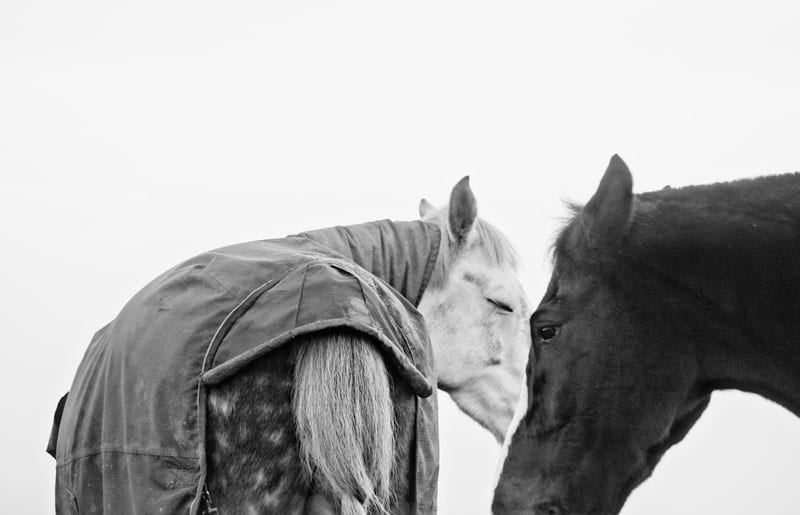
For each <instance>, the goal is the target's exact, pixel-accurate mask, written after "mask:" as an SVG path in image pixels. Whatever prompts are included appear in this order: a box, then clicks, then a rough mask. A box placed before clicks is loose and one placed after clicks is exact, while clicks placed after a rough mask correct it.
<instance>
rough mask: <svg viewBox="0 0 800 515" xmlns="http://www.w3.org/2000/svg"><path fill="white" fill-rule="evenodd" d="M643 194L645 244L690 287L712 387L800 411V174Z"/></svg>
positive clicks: (671, 276) (700, 354)
mask: <svg viewBox="0 0 800 515" xmlns="http://www.w3.org/2000/svg"><path fill="white" fill-rule="evenodd" d="M640 200H641V204H640V207H639V211H645V213H642V219H641V220H640V222H641V223H639V226H640V227H641V226H646V227H647V231H646V232H647V233H648V234H649V235H650V236H648V237H647V239H646V240H644V241H641V242H640V243H641V244H642V245H640V246H639V249H640V250H641V249H642V248H647V250H644V251H643V253H644V254H649V255H647V256H646V257H645V258H644V259H646V260H648V261H650V262H651V263H655V266H656V267H657V268H658V269H660V270H661V272H663V273H664V275H665V276H668V280H669V281H670V282H671V283H672V284H673V285H678V287H679V288H682V289H684V291H687V292H689V293H690V300H689V302H690V303H691V304H692V305H693V306H694V307H695V308H696V309H695V308H692V313H693V315H696V316H697V317H698V319H697V320H696V321H695V324H694V325H695V326H696V327H698V328H699V332H700V334H701V335H702V336H701V337H699V338H697V341H698V343H697V359H698V363H699V365H700V370H701V377H702V379H703V380H704V382H705V383H706V385H707V386H709V387H711V388H712V389H730V388H734V389H739V390H743V391H748V392H752V393H756V394H759V395H762V396H763V397H766V398H768V399H770V400H773V401H775V402H777V403H778V404H781V405H782V406H784V407H786V408H787V409H789V410H790V411H792V412H793V413H795V414H796V415H798V416H800V174H795V175H791V176H780V177H771V178H764V179H757V180H754V181H740V182H739V183H730V184H725V185H715V186H709V187H705V188H697V189H694V190H692V189H690V190H689V191H683V192H681V191H680V190H679V191H678V194H677V195H675V194H672V195H671V194H670V192H663V193H661V194H660V195H659V194H650V195H644V196H642V197H641V198H640ZM648 204H649V205H648ZM648 209H650V210H651V211H650V213H649V214H648V213H646V211H647V210H648ZM637 216H639V212H637ZM635 224H636V222H635ZM634 233H635V228H634ZM635 239H636V238H635V236H634V240H635Z"/></svg>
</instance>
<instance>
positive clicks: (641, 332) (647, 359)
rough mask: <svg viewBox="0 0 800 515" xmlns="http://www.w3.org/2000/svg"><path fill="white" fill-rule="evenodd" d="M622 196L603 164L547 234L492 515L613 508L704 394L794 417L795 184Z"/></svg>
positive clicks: (798, 378) (799, 219)
mask: <svg viewBox="0 0 800 515" xmlns="http://www.w3.org/2000/svg"><path fill="white" fill-rule="evenodd" d="M631 190H632V179H631V174H630V172H629V171H628V168H627V166H626V165H625V164H624V162H623V161H622V160H621V159H620V158H619V157H617V156H614V157H613V158H612V159H611V162H610V164H609V167H608V170H607V171H606V173H605V175H604V177H603V179H602V181H601V182H600V185H599V187H598V189H597V192H596V193H595V194H594V196H593V197H592V199H591V200H590V201H589V203H588V204H586V206H585V207H583V208H582V209H581V208H577V207H576V208H575V209H574V216H573V217H572V219H571V220H570V221H569V223H568V224H567V225H566V227H565V228H564V229H563V230H562V231H561V233H560V234H559V236H558V239H557V241H556V244H555V247H554V268H553V275H552V278H551V281H550V284H549V286H548V289H547V292H546V294H545V296H544V298H543V300H542V302H541V304H540V305H539V307H538V308H537V309H536V311H535V312H534V314H533V316H532V317H531V331H532V335H533V345H532V348H531V352H530V357H529V364H528V372H527V374H528V379H527V380H528V388H527V395H528V398H527V400H526V406H525V410H524V411H523V412H522V416H521V417H519V421H518V425H517V427H516V429H515V430H514V429H512V430H510V431H509V432H510V433H511V434H513V436H512V437H511V440H510V442H508V454H507V457H506V460H505V463H504V465H503V469H502V473H501V477H500V480H499V483H498V485H497V488H496V490H495V498H494V502H493V512H494V513H495V514H518V513H519V514H522V513H531V514H537V515H543V514H546V515H563V514H614V513H618V512H619V511H620V510H621V509H622V506H623V504H624V503H625V501H626V499H627V497H628V496H629V494H630V493H631V491H632V490H633V489H634V488H635V487H636V486H637V485H639V484H640V483H641V482H642V481H644V480H645V479H646V478H647V477H648V476H649V475H650V474H651V472H652V471H653V468H654V467H655V466H656V464H657V463H658V461H659V460H660V458H661V457H662V455H663V454H664V453H665V452H666V451H667V449H669V448H670V447H671V446H672V445H674V444H676V443H677V442H679V441H680V440H681V439H682V438H683V437H684V436H685V435H686V434H687V432H688V431H689V430H690V429H691V427H692V426H693V424H694V423H695V422H696V421H697V420H698V418H699V417H700V416H701V415H702V413H703V411H704V409H705V408H706V406H707V405H708V402H709V396H710V394H711V392H712V391H713V390H717V389H739V390H743V391H747V392H753V393H756V394H759V395H762V396H763V397H766V398H767V399H771V400H773V401H775V402H777V403H779V404H781V405H782V406H784V407H786V408H787V409H789V410H790V411H792V412H793V413H794V414H796V415H798V416H800V347H798V335H800V316H798V313H800V174H792V175H782V176H774V177H763V178H758V179H753V180H742V181H735V182H731V183H723V184H713V185H708V186H694V187H686V188H680V189H669V188H665V189H664V190H661V191H657V192H652V193H645V194H640V195H633V194H632V191H631Z"/></svg>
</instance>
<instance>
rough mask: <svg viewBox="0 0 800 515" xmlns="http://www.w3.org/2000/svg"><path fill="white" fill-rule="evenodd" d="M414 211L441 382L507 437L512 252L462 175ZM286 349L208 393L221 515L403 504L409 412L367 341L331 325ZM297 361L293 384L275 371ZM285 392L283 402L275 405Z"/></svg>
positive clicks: (516, 304) (518, 330)
mask: <svg viewBox="0 0 800 515" xmlns="http://www.w3.org/2000/svg"><path fill="white" fill-rule="evenodd" d="M419 211H420V216H421V218H422V220H423V221H425V222H428V223H430V224H434V225H435V226H437V227H438V228H439V231H440V232H441V235H442V237H441V243H440V247H439V253H438V257H437V258H436V261H435V264H434V267H433V271H432V274H431V277H430V281H429V285H428V286H427V288H426V289H425V291H424V293H423V295H422V297H421V299H420V300H419V305H418V310H419V312H420V313H422V315H423V317H424V320H425V325H426V326H427V330H428V332H429V335H430V340H431V345H432V350H433V355H434V360H433V361H434V366H435V375H436V377H437V381H438V387H439V389H441V390H443V391H445V392H447V393H448V394H449V395H450V396H451V397H452V399H453V400H454V401H455V403H456V404H457V405H458V406H459V407H460V408H461V409H462V410H463V411H464V412H465V413H467V414H468V415H469V416H470V417H472V418H473V419H474V420H476V421H477V422H478V423H479V424H481V425H482V426H483V427H485V428H486V429H488V430H489V431H490V432H491V433H492V434H493V435H494V437H495V438H496V439H497V440H498V441H502V439H503V437H504V435H505V433H506V430H507V428H508V426H509V423H510V422H511V418H512V415H513V412H514V408H515V406H516V402H517V399H518V396H519V393H520V385H521V384H522V383H523V379H524V367H525V363H526V361H527V354H528V349H529V345H530V334H529V328H528V317H529V315H530V313H529V308H528V302H527V300H526V297H525V294H524V292H523V289H522V287H521V285H520V282H519V280H518V277H517V273H518V258H517V254H516V252H515V251H514V249H513V248H512V246H511V245H510V244H509V242H508V240H507V239H506V238H505V237H504V236H503V235H502V234H501V233H500V232H499V231H498V230H497V229H496V228H494V227H493V226H491V225H490V224H488V223H487V222H485V221H483V220H482V219H480V218H478V217H477V204H476V201H475V197H474V196H473V193H472V191H471V189H470V187H469V181H468V178H466V177H465V178H464V179H462V180H461V181H460V182H459V183H458V184H456V186H455V187H454V188H453V190H452V193H451V197H450V202H449V204H448V205H447V206H445V207H444V208H441V209H437V208H435V207H433V206H432V205H431V204H429V203H428V202H427V201H426V200H424V199H423V200H422V201H421V202H420V206H419ZM291 347H293V350H292V351H291V352H287V353H285V356H284V357H283V358H281V357H280V356H278V355H273V354H270V355H267V356H265V357H264V358H261V362H260V363H258V364H257V365H256V366H253V367H251V368H248V369H246V370H243V371H242V372H240V373H238V374H237V376H236V377H233V378H231V379H230V380H228V381H226V382H223V383H221V384H219V385H218V386H217V387H215V388H214V389H212V390H211V391H210V393H209V397H208V406H209V431H208V433H209V442H208V448H209V450H208V456H209V476H208V478H207V481H206V483H207V485H208V488H209V490H210V492H211V495H212V496H213V500H214V503H215V504H216V505H217V506H218V507H219V508H220V510H221V511H222V512H223V513H246V512H248V511H250V512H261V513H263V512H270V513H344V514H348V515H349V514H364V513H387V512H392V513H394V512H397V511H403V510H402V509H401V508H398V507H397V506H396V505H393V504H392V503H393V500H392V499H394V498H396V497H397V496H400V495H402V492H397V491H394V488H393V486H392V485H393V482H392V481H393V479H392V478H393V477H394V476H393V474H394V473H396V471H393V467H396V465H397V462H398V460H399V459H402V457H398V456H397V452H396V447H395V446H394V445H395V443H394V442H395V441H396V440H397V439H401V438H403V436H402V434H406V435H407V434H409V433H410V434H413V433H414V431H415V430H414V429H413V427H411V428H410V427H409V426H413V424H414V421H413V420H404V419H403V418H404V416H403V415H402V414H398V412H397V411H396V409H395V411H394V412H393V409H392V392H393V391H394V390H393V389H394V388H396V386H393V384H394V383H393V381H392V378H391V373H390V371H389V370H388V369H387V366H386V364H385V359H384V357H383V356H382V355H381V353H380V352H378V351H377V350H376V348H375V345H374V342H372V341H370V340H369V339H367V338H365V337H364V335H360V334H358V333H355V332H341V331H339V332H334V333H325V332H323V333H312V334H310V335H306V336H304V337H301V338H300V339H299V341H297V342H295V343H294V344H293V345H292V346H291ZM342 349H348V351H347V352H342ZM292 369H293V370H294V373H293V376H291V375H290V376H288V380H285V381H279V380H277V379H276V377H280V376H281V374H286V373H287V372H286V371H287V370H292ZM258 392H261V393H258ZM263 392H269V396H266V395H265V394H264V393H263ZM287 401H288V402H290V403H291V406H292V409H291V410H283V407H284V406H283V405H284V404H285V403H286V402H287ZM287 428H294V429H293V430H289V429H287ZM254 429H257V430H254ZM417 429H419V428H417ZM416 437H417V438H421V435H419V434H417V436H416ZM231 442H236V444H232V443H231ZM253 449H256V450H258V451H257V454H256V455H253V453H252V452H250V450H253ZM434 492H435V490H434ZM434 502H435V501H434ZM413 511H417V512H420V513H422V512H425V509H424V508H422V507H417V508H416V509H414V510H413Z"/></svg>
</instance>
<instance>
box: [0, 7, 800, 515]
mask: <svg viewBox="0 0 800 515" xmlns="http://www.w3.org/2000/svg"><path fill="white" fill-rule="evenodd" d="M798 27H800V8H798V4H797V3H796V2H793V1H786V2H776V1H761V2H731V1H728V2H698V1H692V2H688V1H673V2H655V1H642V0H639V1H635V2H634V1H631V2H622V3H620V2H548V3H546V4H545V3H544V2H524V3H507V2H503V3H500V2H493V3H488V2H487V3H485V4H475V3H472V2H437V3H433V2H419V3H418V2H408V1H407V2H402V3H395V4H394V5H391V6H390V5H389V4H387V3H378V2H363V3H338V4H336V5H333V3H329V2H302V3H301V2H250V3H241V2H214V3H212V2H198V1H195V2H184V3H172V2H169V3H168V2H161V1H160V2H154V1H139V2H126V3H124V4H123V2H101V1H96V2H83V1H79V2H56V1H52V0H51V1H39V0H4V1H3V2H2V3H0V242H2V243H0V250H1V251H2V254H1V255H2V258H0V259H1V260H2V261H0V284H2V289H0V312H2V323H0V338H2V341H3V344H4V348H5V353H4V355H5V356H6V358H5V366H4V371H3V374H2V375H0V381H2V384H1V385H0V395H2V404H1V405H2V411H3V415H2V418H3V420H4V423H3V424H0V442H2V443H0V451H1V452H2V455H0V462H2V463H3V467H2V469H3V470H2V471H1V472H0V499H2V501H1V503H2V504H0V505H1V506H2V508H0V510H2V511H4V512H8V513H50V512H52V511H53V507H52V506H53V493H52V492H53V480H54V461H53V460H52V459H51V458H50V457H49V456H47V455H46V454H45V453H44V446H45V441H46V439H47V435H48V431H49V429H50V421H51V416H52V412H53V408H54V407H55V404H56V401H57V399H58V397H59V396H60V395H61V394H62V393H63V392H64V391H66V390H67V389H68V388H69V385H70V382H71V380H72V375H73V373H74V371H75V368H76V367H77V364H78V362H79V360H80V358H81V356H82V354H83V352H84V350H85V348H86V346H87V345H88V342H89V338H90V337H91V335H92V333H93V332H94V331H95V330H96V329H97V328H99V327H100V326H101V325H102V324H104V323H105V322H107V321H108V320H110V319H111V318H113V317H114V316H115V315H116V313H117V312H118V310H119V309H120V308H121V306H122V305H123V304H124V302H125V301H126V300H127V299H128V298H129V297H130V296H131V295H132V294H133V293H135V292H136V291H137V290H138V289H139V288H140V287H141V286H142V285H143V284H145V283H146V282H147V281H148V280H150V279H151V278H152V277H153V276H155V275H156V274H158V273H160V272H161V271H163V270H164V269H166V268H168V267H170V266H172V265H173V264H175V263H176V262H178V261H179V260H181V259H184V258H186V257H189V256H191V255H194V254H196V253H198V252H201V251H204V250H206V249H209V248H213V247H216V246H220V245H224V244H227V243H234V242H239V241H246V240H252V239H258V238H265V237H278V236H282V235H285V234H287V233H291V232H295V231H299V230H303V229H310V228H315V227H324V226H329V225H333V224H348V223H356V222H361V221H367V220H372V219H376V218H384V217H388V218H393V219H411V218H414V217H415V216H416V206H417V203H418V201H419V198H420V197H422V196H425V197H427V198H429V199H430V200H431V201H432V202H434V203H436V204H441V203H444V202H445V201H446V199H447V195H448V193H449V189H450V187H451V186H452V184H454V183H455V181H456V180H458V179H459V178H460V177H461V176H463V175H465V174H467V173H469V174H470V175H471V177H472V186H473V189H474V191H475V193H476V195H477V197H478V202H479V209H480V212H481V214H482V215H485V217H486V218H487V219H489V220H490V221H493V222H494V223H495V224H496V225H498V226H499V227H501V228H502V229H504V230H505V231H506V232H507V234H508V235H509V236H510V237H511V238H512V240H513V241H514V242H515V243H516V245H517V246H518V247H519V249H520V251H521V254H522V256H523V258H524V261H525V263H526V265H527V271H526V275H525V285H526V287H527V289H528V292H529V295H530V297H531V299H532V301H534V303H535V302H538V299H539V297H540V296H541V295H542V293H543V290H544V285H545V283H546V280H547V276H548V275H549V271H550V270H549V264H548V260H547V258H546V250H547V248H548V246H549V244H550V242H551V238H552V235H553V234H554V231H555V230H556V228H557V227H558V223H559V219H560V217H562V216H564V215H565V211H564V209H563V207H562V205H561V200H562V199H565V198H568V199H573V200H578V201H585V200H587V199H588V198H589V196H590V195H591V193H592V192H593V191H594V188H595V186H596V184H597V181H598V180H599V178H600V176H601V174H602V172H603V170H604V169H605V165H606V163H607V159H608V158H609V156H610V155H611V154H612V153H614V152H618V153H620V154H621V155H622V157H623V158H624V159H626V161H627V162H628V164H629V165H630V167H631V169H632V171H633V173H634V180H635V190H636V191H647V190H650V189H656V188H661V187H662V186H664V185H666V184H669V185H671V186H673V187H674V186H680V185H685V184H692V183H704V182H710V181H721V180H729V179H734V178H739V177H748V176H753V175H759V174H765V173H781V172H788V171H795V170H798V169H800V143H799V142H800V138H799V137H798V136H800V66H798V60H799V54H800V30H798ZM441 441H442V442H441V447H442V456H441V479H440V512H441V513H442V514H444V515H455V514H473V513H475V514H480V513H486V512H487V511H488V504H489V500H490V497H491V480H492V477H493V475H494V470H495V466H496V465H495V463H494V461H495V457H496V454H497V448H496V447H495V445H494V443H493V440H492V439H491V437H490V436H489V434H488V433H484V432H482V430H480V429H479V428H477V426H476V425H475V424H474V423H472V422H471V421H469V420H468V419H466V418H465V417H464V416H463V415H461V414H460V413H458V412H457V411H456V410H455V409H454V408H453V406H452V405H451V404H449V403H448V402H446V401H445V400H444V396H442V413H441ZM798 458H800V420H798V419H796V418H795V417H793V416H792V415H790V414H789V413H788V412H787V411H785V410H783V409H781V408H779V407H777V406H775V405H772V404H771V403H769V402H767V401H765V400H762V399H759V398H756V397H753V396H748V395H744V394H739V393H724V394H716V395H715V397H714V400H713V402H712V405H711V407H710V408H709V409H708V411H707V412H706V414H705V415H704V417H703V418H702V419H701V421H700V422H699V423H698V424H697V426H696V427H695V429H694V430H693V431H692V433H691V434H690V435H689V437H688V438H687V439H686V441H685V442H684V443H682V444H680V445H679V446H678V447H676V448H675V449H673V450H672V451H671V452H670V453H668V455H667V456H666V457H665V458H664V460H663V461H662V463H661V465H660V466H659V467H658V468H657V469H656V472H655V474H654V476H653V477H652V479H650V480H649V481H648V482H647V483H646V484H645V485H644V486H642V487H640V488H639V489H638V490H637V491H636V492H635V493H634V495H633V496H632V498H631V499H630V501H629V503H628V505H627V506H626V508H625V510H624V512H623V513H624V514H625V515H636V514H648V515H667V514H674V513H688V514H726V515H736V514H751V513H769V514H773V515H781V514H787V515H788V514H797V513H800V488H798V486H797V485H798V477H800V460H798Z"/></svg>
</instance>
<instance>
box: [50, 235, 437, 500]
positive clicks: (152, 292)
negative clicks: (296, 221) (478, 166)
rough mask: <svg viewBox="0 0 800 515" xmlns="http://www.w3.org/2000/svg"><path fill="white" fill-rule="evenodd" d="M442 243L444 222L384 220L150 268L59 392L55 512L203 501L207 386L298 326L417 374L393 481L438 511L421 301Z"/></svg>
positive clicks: (403, 400)
mask: <svg viewBox="0 0 800 515" xmlns="http://www.w3.org/2000/svg"><path fill="white" fill-rule="evenodd" d="M440 242H441V234H440V231H439V229H438V227H436V226H435V225H433V224H430V223H426V222H421V221H415V222H390V221H388V220H384V221H379V222H371V223H367V224H361V225H356V226H349V227H335V228H330V229H322V230H318V231H311V232H307V233H303V234H300V235H297V236H290V237H287V238H282V239H274V240H262V241H255V242H250V243H244V244H239V245H233V246H229V247H224V248H221V249H217V250H214V251H211V252H207V253H204V254H201V255H200V256H197V257H195V258H193V259H190V260H188V261H185V262H184V263H181V264H180V265H178V266H176V267H174V268H172V269H171V270H169V271H167V272H165V273H164V274H162V275H161V276H159V277H158V278H156V279H155V280H153V281H152V282H151V283H150V284H148V285H147V286H145V287H144V288H143V289H142V290H141V291H139V292H138V293H137V294H136V295H135V296H134V297H133V298H132V299H131V300H130V301H129V302H128V304H127V305H126V306H125V307H124V308H123V309H122V311H121V312H120V314H119V315H118V316H117V318H116V319H114V320H113V321H112V322H111V323H109V324H108V325H106V326H105V327H103V328H102V329H100V331H98V332H97V334H95V336H94V338H93V339H92V341H91V344H90V346H89V348H88V350H87V351H86V354H85V356H84V358H83V361H82V362H81V364H80V366H79V368H78V371H77V374H76V376H75V379H74V382H73V384H72V388H71V389H70V392H69V395H68V396H67V398H66V403H63V402H62V403H60V406H59V408H61V409H60V410H59V413H58V415H57V417H56V418H57V423H56V427H55V428H54V433H53V434H54V438H55V436H56V435H57V442H56V441H51V444H50V446H49V451H50V452H52V453H53V454H54V455H55V456H56V460H57V477H56V508H57V511H58V512H59V513H74V512H77V511H80V512H98V511H104V512H106V513H126V512H132V511H136V512H144V513H153V512H166V513H177V512H187V511H188V512H189V513H191V514H195V513H198V511H199V510H201V509H202V507H201V498H202V493H203V488H204V485H205V478H206V455H205V443H206V394H207V390H208V388H210V387H211V386H213V385H215V384H218V383H220V382H221V381H224V380H226V378H229V377H231V376H232V375H233V374H236V373H237V371H240V370H241V369H242V368H243V367H245V366H247V365H248V364H251V363H252V362H253V361H254V360H256V359H257V358H259V357H262V356H264V355H265V354H266V353H269V352H270V351H271V350H273V349H275V348H277V347H279V346H281V345H283V344H284V343H287V342H291V341H292V340H293V339H294V338H296V337H297V336H299V335H302V334H306V333H310V332H313V331H318V330H323V329H328V328H348V329H351V330H356V331H359V332H361V333H363V334H365V335H367V336H369V337H371V339H372V340H373V341H374V342H375V345H376V346H377V347H378V348H379V349H380V350H381V351H382V354H383V355H384V356H385V358H386V360H387V363H388V364H389V369H390V370H391V371H392V373H393V375H396V376H397V377H399V378H401V379H402V381H403V382H404V384H405V385H407V387H406V388H395V389H393V396H394V397H393V400H394V402H395V403H396V404H401V405H403V406H405V408H404V412H405V413H409V414H411V417H410V420H409V421H405V422H404V423H409V424H413V430H412V431H410V432H409V433H410V437H409V438H408V439H407V441H405V442H401V444H402V445H405V446H406V447H407V449H406V451H407V452H404V453H403V455H405V456H407V459H406V460H404V461H403V462H401V463H398V470H397V471H395V473H394V476H395V477H394V479H393V482H399V484H393V491H395V492H396V493H397V492H399V493H400V495H401V496H403V498H402V499H400V500H399V502H400V504H399V506H400V507H401V508H402V509H403V510H404V511H405V510H407V511H408V512H411V513H434V512H435V510H436V483H437V474H438V428H437V419H436V416H437V414H436V410H437V406H436V391H435V390H436V378H435V377H433V375H434V372H433V364H432V353H431V348H430V341H429V338H428V334H427V332H426V329H425V324H424V321H423V319H422V316H421V315H420V313H419V312H418V311H417V309H416V306H417V304H418V302H419V300H420V298H421V297H422V293H423V292H424V290H425V288H426V286H427V283H428V280H429V278H430V276H431V272H432V269H433V266H434V263H435V261H436V257H437V253H438V251H439V245H440ZM62 410H63V413H62ZM59 419H60V420H59Z"/></svg>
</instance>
